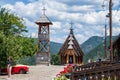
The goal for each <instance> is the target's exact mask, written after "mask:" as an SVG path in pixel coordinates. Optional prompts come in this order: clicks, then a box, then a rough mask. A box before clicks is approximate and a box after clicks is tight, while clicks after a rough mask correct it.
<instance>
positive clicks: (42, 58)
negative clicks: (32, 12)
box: [35, 8, 52, 65]
mask: <svg viewBox="0 0 120 80" xmlns="http://www.w3.org/2000/svg"><path fill="white" fill-rule="evenodd" d="M45 10H46V9H45V8H43V15H42V16H41V17H40V18H39V19H38V20H37V21H36V22H35V23H36V24H37V25H38V26H39V28H38V52H37V54H36V64H48V65H49V64H50V31H49V30H50V29H49V26H50V25H51V24H52V22H51V21H50V20H49V18H48V17H47V16H46V15H45Z"/></svg>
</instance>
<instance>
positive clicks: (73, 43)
mask: <svg viewBox="0 0 120 80" xmlns="http://www.w3.org/2000/svg"><path fill="white" fill-rule="evenodd" d="M71 49H73V50H74V51H75V52H76V54H77V55H76V56H83V55H84V53H83V51H82V49H81V48H80V45H79V43H78V41H77V40H76V38H75V36H74V34H73V29H72V27H71V29H70V34H69V35H68V37H67V39H66V41H65V42H64V44H63V46H62V47H61V49H60V51H59V53H58V54H59V55H62V56H64V55H65V52H66V51H67V50H71Z"/></svg>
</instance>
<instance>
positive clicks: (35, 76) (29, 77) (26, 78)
mask: <svg viewBox="0 0 120 80" xmlns="http://www.w3.org/2000/svg"><path fill="white" fill-rule="evenodd" d="M29 69H30V70H29V72H28V74H14V75H12V76H11V79H8V77H7V75H0V80H52V79H53V77H55V76H56V74H57V73H59V72H60V71H62V70H63V69H64V66H53V65H50V66H45V65H37V66H30V67H29Z"/></svg>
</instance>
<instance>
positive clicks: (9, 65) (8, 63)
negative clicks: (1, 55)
mask: <svg viewBox="0 0 120 80" xmlns="http://www.w3.org/2000/svg"><path fill="white" fill-rule="evenodd" d="M11 70H12V58H11V57H8V59H7V73H8V78H10V77H11Z"/></svg>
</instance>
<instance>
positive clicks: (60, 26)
mask: <svg viewBox="0 0 120 80" xmlns="http://www.w3.org/2000/svg"><path fill="white" fill-rule="evenodd" d="M108 3H109V0H0V5H1V7H5V8H8V9H10V10H11V11H12V12H13V13H14V14H16V15H18V16H20V17H21V18H23V19H24V20H25V25H26V26H27V30H28V32H29V33H27V34H25V35H26V36H32V37H37V33H38V26H37V25H36V24H35V22H36V21H37V20H38V19H39V18H40V16H41V15H42V14H43V11H42V9H43V7H45V8H46V15H47V17H48V18H49V19H50V20H51V22H52V23H53V25H51V26H50V40H51V41H54V42H59V43H63V42H64V41H65V39H66V38H67V36H68V34H69V32H70V30H69V29H70V22H71V21H72V22H73V23H74V24H73V29H74V35H75V37H76V38H77V40H78V42H79V43H80V44H82V43H83V42H84V41H86V40H87V39H88V38H90V37H91V36H104V25H105V24H107V33H108V34H107V35H109V25H108V23H109V18H106V17H105V16H106V14H108V12H109V11H108V10H109V7H108V6H109V4H108ZM103 4H104V5H105V7H104V8H103V7H101V5H103ZM119 33H120V0H113V35H118V34H119Z"/></svg>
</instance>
